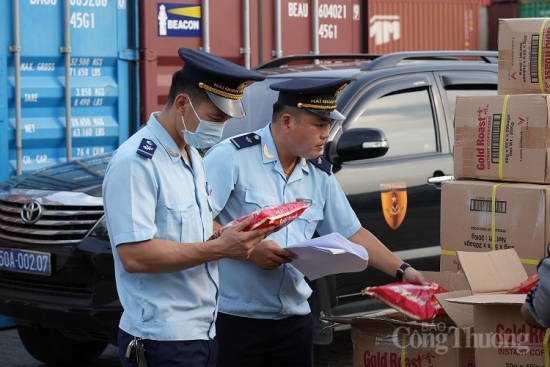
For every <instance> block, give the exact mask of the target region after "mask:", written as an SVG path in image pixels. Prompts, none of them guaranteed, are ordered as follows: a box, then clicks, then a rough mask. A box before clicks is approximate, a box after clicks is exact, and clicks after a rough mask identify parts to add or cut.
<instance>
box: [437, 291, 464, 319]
mask: <svg viewBox="0 0 550 367" xmlns="http://www.w3.org/2000/svg"><path fill="white" fill-rule="evenodd" d="M471 295H472V291H471V290H469V289H468V290H462V291H455V292H447V293H440V294H436V295H435V298H437V300H438V301H439V304H441V307H443V309H444V310H445V312H446V313H447V315H448V316H449V317H450V318H451V320H453V322H454V323H455V325H456V326H458V327H466V326H471V325H473V324H474V307H473V306H472V305H470V304H458V303H451V302H449V301H448V299H449V298H462V297H467V296H471Z"/></svg>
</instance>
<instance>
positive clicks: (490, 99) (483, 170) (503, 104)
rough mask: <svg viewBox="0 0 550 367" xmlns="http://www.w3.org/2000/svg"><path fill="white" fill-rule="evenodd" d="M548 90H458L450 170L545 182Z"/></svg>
mask: <svg viewBox="0 0 550 367" xmlns="http://www.w3.org/2000/svg"><path fill="white" fill-rule="evenodd" d="M549 116H550V94H523V95H510V96H496V95H495V96H475V97H474V96H459V97H457V99H456V110H455V122H454V124H455V134H454V135H455V136H454V154H453V157H454V176H455V177H457V178H477V179H484V180H495V181H511V182H531V183H550V169H549V164H550V163H549V147H550V126H549Z"/></svg>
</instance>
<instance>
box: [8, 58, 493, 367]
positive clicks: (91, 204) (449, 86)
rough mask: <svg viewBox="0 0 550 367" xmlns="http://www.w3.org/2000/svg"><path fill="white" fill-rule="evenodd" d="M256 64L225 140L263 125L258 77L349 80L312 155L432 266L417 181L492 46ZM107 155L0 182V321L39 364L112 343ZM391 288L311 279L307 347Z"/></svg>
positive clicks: (372, 219) (382, 229)
mask: <svg viewBox="0 0 550 367" xmlns="http://www.w3.org/2000/svg"><path fill="white" fill-rule="evenodd" d="M256 69H257V70H258V71H259V72H262V73H264V74H265V75H266V77H267V78H266V80H265V81H263V82H258V83H254V84H253V85H252V86H250V87H249V88H247V92H246V93H245V99H244V103H245V108H246V111H247V115H246V117H245V119H244V120H230V121H229V122H228V123H227V126H226V130H225V136H226V137H227V136H232V135H235V134H240V133H244V132H248V131H253V130H256V129H258V128H260V127H263V126H265V125H266V124H267V123H268V122H269V121H270V117H271V111H272V108H271V106H272V104H273V102H274V101H275V99H276V92H274V91H272V90H271V89H269V84H270V83H273V82H278V81H282V80H286V79H289V78H302V77H319V78H334V77H345V78H350V79H352V82H351V83H350V84H349V85H348V86H347V87H346V89H345V90H344V91H343V92H342V93H340V94H339V95H338V110H339V111H341V112H342V113H344V114H345V115H346V116H347V119H346V120H345V121H343V122H337V123H336V122H335V123H333V125H332V128H331V134H330V138H329V140H328V142H327V145H326V147H325V150H324V153H323V154H324V156H325V157H326V158H327V159H328V160H329V161H330V162H332V164H333V172H334V174H335V177H336V179H337V180H338V182H339V183H340V185H341V186H342V188H343V190H344V192H345V193H346V195H347V198H348V200H349V202H350V203H351V205H352V206H353V208H354V210H355V212H356V213H357V215H358V217H359V219H360V221H361V223H362V225H363V226H364V227H366V228H367V229H369V230H370V231H371V232H373V233H374V235H376V236H377V237H378V238H379V239H380V240H381V241H382V242H383V243H384V244H385V245H386V246H388V248H389V249H391V250H392V251H394V252H395V253H396V254H397V255H398V256H399V257H401V258H402V259H404V260H406V261H408V262H409V263H411V264H412V265H413V266H415V267H416V268H417V269H422V270H438V269H439V254H440V247H439V240H440V238H439V233H440V231H439V223H440V190H439V188H438V186H437V185H434V184H430V183H429V182H428V179H431V178H432V179H433V178H438V177H445V176H451V175H452V170H453V157H452V146H453V114H454V107H455V98H456V96H458V95H486V94H496V89H497V54H496V52H483V51H472V52H467V51H457V52H454V51H445V52H414V53H394V54H388V55H383V56H380V55H297V56H289V57H283V58H279V59H275V60H272V61H270V62H267V63H265V64H263V65H260V66H259V67H257V68H256ZM109 158H110V154H107V155H103V156H96V157H92V158H87V159H82V160H74V161H70V162H68V163H65V164H61V165H58V166H52V167H50V168H46V169H42V170H40V171H36V172H33V173H29V174H25V175H22V176H18V177H14V178H13V179H11V180H8V181H6V182H4V183H2V184H0V314H4V315H7V316H10V317H13V318H14V319H15V320H16V323H17V327H18V331H19V334H20V336H21V340H22V342H23V344H24V346H25V348H26V349H27V350H28V351H29V353H30V354H32V355H33V356H34V357H35V358H36V359H38V360H40V361H43V362H46V363H50V364H57V365H69V366H75V365H78V364H84V363H86V362H88V361H90V360H93V359H95V358H96V357H97V356H99V355H100V354H101V353H102V352H103V350H104V349H105V347H106V346H107V345H108V343H112V344H115V345H116V331H117V327H118V321H119V317H120V315H121V312H122V310H121V306H120V303H119V301H118V298H117V293H116V288H115V279H114V271H113V259H112V253H111V245H110V243H109V239H108V236H107V230H106V227H105V222H104V217H103V207H102V199H101V184H102V179H103V174H104V172H105V168H106V166H107V163H108V161H109ZM342 220H343V221H345V220H346V219H345V218H342ZM391 281H394V279H393V278H391V277H388V276H386V275H385V274H382V273H381V272H379V271H377V270H375V269H373V268H367V270H365V271H363V272H361V273H346V274H339V275H336V276H328V277H325V278H321V279H318V280H316V281H314V282H312V283H311V286H312V288H313V289H314V293H313V295H312V297H311V298H310V303H311V306H312V309H313V311H314V313H315V315H316V320H317V321H316V328H315V332H316V334H315V342H316V343H318V344H329V343H330V342H331V341H332V329H331V328H330V327H326V326H327V324H325V323H324V322H323V321H322V320H321V319H320V316H331V315H333V316H344V315H348V316H349V315H353V314H361V313H366V312H369V311H371V310H375V309H377V308H380V307H381V304H380V303H378V302H376V301H373V300H371V299H369V298H367V297H364V296H361V294H360V291H361V289H362V288H364V287H366V286H368V285H377V284H383V283H388V282H391Z"/></svg>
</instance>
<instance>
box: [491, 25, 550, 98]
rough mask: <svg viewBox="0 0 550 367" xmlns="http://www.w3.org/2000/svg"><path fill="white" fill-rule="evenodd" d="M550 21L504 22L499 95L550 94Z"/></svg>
mask: <svg viewBox="0 0 550 367" xmlns="http://www.w3.org/2000/svg"><path fill="white" fill-rule="evenodd" d="M549 28H550V22H549V21H548V18H515V19H500V20H499V29H498V94H529V93H550V56H549V53H550V29H549Z"/></svg>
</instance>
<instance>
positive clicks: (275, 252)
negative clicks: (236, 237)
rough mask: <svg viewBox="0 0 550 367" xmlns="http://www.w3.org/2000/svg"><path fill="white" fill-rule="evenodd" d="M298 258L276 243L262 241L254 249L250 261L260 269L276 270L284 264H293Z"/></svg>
mask: <svg viewBox="0 0 550 367" xmlns="http://www.w3.org/2000/svg"><path fill="white" fill-rule="evenodd" d="M296 258H298V256H297V255H296V254H295V253H293V252H291V251H289V250H287V249H284V248H282V247H281V246H279V244H278V243H277V242H275V241H272V240H268V241H262V242H260V243H259V244H258V245H257V246H255V247H254V250H253V251H252V253H251V254H250V258H249V259H248V261H250V262H251V263H252V264H254V265H256V266H257V267H259V268H260V269H264V270H275V269H277V268H278V267H279V266H281V265H282V264H286V263H289V262H292V260H293V259H296Z"/></svg>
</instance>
